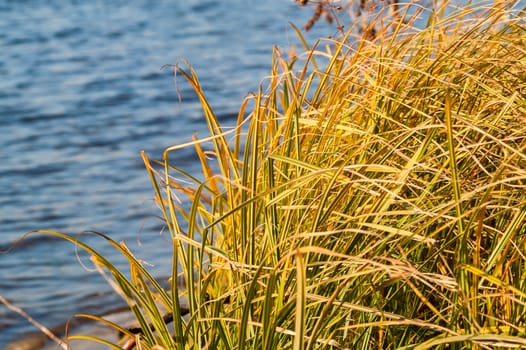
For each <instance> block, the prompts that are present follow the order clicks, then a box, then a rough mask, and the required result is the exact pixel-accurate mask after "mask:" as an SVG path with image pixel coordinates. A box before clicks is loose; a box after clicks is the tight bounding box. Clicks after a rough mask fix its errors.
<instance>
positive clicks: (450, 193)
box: [55, 4, 526, 350]
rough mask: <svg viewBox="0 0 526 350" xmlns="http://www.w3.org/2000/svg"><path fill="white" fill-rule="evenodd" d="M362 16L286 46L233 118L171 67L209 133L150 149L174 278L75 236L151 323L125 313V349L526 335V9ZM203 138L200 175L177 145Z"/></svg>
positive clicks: (423, 345) (349, 344)
mask: <svg viewBox="0 0 526 350" xmlns="http://www.w3.org/2000/svg"><path fill="white" fill-rule="evenodd" d="M297 32H298V35H299V36H300V38H301V34H300V32H299V31H297ZM351 33H352V29H351V30H349V32H348V33H347V35H345V36H342V37H340V38H336V39H326V40H322V41H320V42H319V43H317V44H316V45H315V46H314V47H309V46H308V45H307V44H306V43H305V50H304V52H303V53H302V54H300V55H298V56H295V57H293V58H292V59H290V60H287V59H285V58H284V56H285V55H284V54H282V52H281V51H280V50H278V49H276V50H275V52H274V54H273V57H272V63H273V65H272V67H273V68H272V71H271V73H270V76H269V78H268V79H267V80H266V81H264V82H263V84H262V85H261V87H260V89H259V90H258V92H257V93H254V94H253V95H251V96H249V97H248V98H247V99H246V100H245V101H243V103H242V105H241V108H240V111H239V116H238V120H237V122H236V125H235V127H233V128H225V127H224V126H222V125H220V124H219V122H218V120H217V118H216V116H215V115H214V112H213V108H212V107H211V106H210V105H209V104H208V102H207V99H206V96H205V92H204V91H203V90H202V89H201V85H200V84H199V80H198V78H197V75H196V73H195V72H194V70H193V69H192V67H191V66H190V65H188V64H185V62H181V63H180V64H178V65H177V66H175V70H176V71H177V74H179V76H180V77H183V78H184V79H186V81H188V83H190V84H191V86H192V87H193V89H194V90H195V92H196V94H197V96H198V97H199V99H200V100H201V103H202V107H203V115H204V120H205V121H206V123H207V125H208V130H209V135H208V136H206V137H204V138H199V139H198V138H195V139H194V140H193V141H191V142H189V143H187V144H182V145H177V146H173V147H170V148H168V149H166V151H165V152H164V158H163V159H162V161H160V162H154V161H153V160H151V159H150V158H149V157H148V156H147V155H146V154H145V153H143V159H144V162H145V165H146V168H147V170H148V174H149V176H150V178H151V181H152V184H153V187H154V190H155V193H156V200H157V203H158V204H159V207H160V210H161V211H162V214H163V217H164V221H165V224H166V227H167V230H168V231H169V233H170V235H171V238H172V242H173V259H172V261H171V262H168V261H167V263H171V265H172V271H173V276H172V278H171V282H170V283H171V288H170V289H169V290H165V289H163V288H162V287H161V286H160V285H159V284H158V283H157V282H156V280H155V278H154V277H153V276H151V275H150V274H149V272H148V270H147V269H146V268H145V267H144V266H143V264H142V263H141V261H139V260H138V259H136V258H135V257H134V256H133V254H132V252H130V251H129V250H128V249H127V248H126V246H125V245H124V244H118V243H116V242H113V241H112V240H111V239H109V238H107V237H104V238H105V239H107V240H108V242H109V243H110V244H112V245H114V247H115V249H116V250H117V251H119V252H120V253H121V254H123V255H124V256H125V257H126V258H127V259H128V260H129V263H130V271H129V273H130V275H131V278H130V277H127V276H125V274H124V273H122V272H121V271H119V270H118V269H117V268H115V266H114V265H112V264H111V262H110V261H109V260H107V258H105V257H103V256H101V255H100V254H98V253H97V252H95V251H93V250H91V248H89V247H88V246H86V245H84V244H83V243H81V242H78V241H74V243H75V244H79V245H81V247H82V248H84V249H86V250H87V251H88V252H90V253H91V254H92V256H93V260H94V261H95V262H96V263H97V264H98V266H100V268H101V271H106V272H104V273H105V276H106V274H108V273H109V275H107V276H108V281H109V282H110V283H112V284H113V285H114V286H115V289H116V290H117V291H118V292H119V293H120V294H121V295H122V296H123V298H124V299H125V300H126V301H127V302H128V304H129V306H130V309H131V310H132V311H133V312H134V314H135V316H136V318H137V321H138V323H139V325H140V326H141V329H142V331H141V332H139V333H135V334H134V333H132V332H130V331H129V330H127V329H126V328H124V327H122V326H119V325H115V324H111V326H112V327H115V328H117V329H118V330H119V331H121V332H122V333H123V334H124V338H125V340H123V342H122V343H119V344H112V345H111V346H112V347H113V348H116V349H121V348H126V347H128V348H129V347H131V346H130V345H129V344H131V343H130V339H133V343H134V344H135V346H136V347H137V348H140V349H238V350H243V349H295V350H303V349H318V348H320V349H321V348H323V349H374V348H376V349H419V350H421V349H431V348H433V349H504V348H512V347H515V348H526V329H525V326H526V316H525V315H526V273H525V272H526V271H525V269H526V254H525V251H526V225H525V217H526V123H525V122H524V120H525V117H526V73H525V72H526V64H525V62H526V39H525V38H526V28H525V26H524V22H523V21H521V19H520V16H519V15H518V14H517V13H513V12H511V9H510V8H508V7H506V5H503V4H497V5H492V6H488V7H486V8H477V9H476V11H475V10H473V9H469V8H466V9H463V10H462V11H454V12H452V13H450V14H448V15H447V17H444V15H443V12H442V11H440V9H436V11H435V12H434V13H433V14H432V15H431V16H430V19H429V21H428V24H427V26H426V27H425V28H423V29H422V30H419V31H407V30H405V28H404V25H403V23H402V22H400V25H399V26H398V27H397V28H396V30H395V31H394V33H392V34H390V36H385V37H381V36H380V37H378V38H377V39H376V40H374V41H370V40H367V37H366V36H365V35H364V37H363V38H362V39H360V38H355V37H353V36H352V35H351ZM187 147H191V148H193V149H194V150H195V152H196V154H197V156H198V158H199V160H200V164H201V168H202V174H201V175H200V179H198V178H197V176H196V174H193V175H192V174H187V173H185V172H184V171H183V170H182V169H179V168H177V159H173V156H172V155H173V154H174V152H175V151H176V150H177V149H181V148H187ZM159 165H160V166H159ZM55 234H56V233H55ZM63 237H64V238H65V239H69V240H73V239H72V238H70V237H68V236H63ZM180 280H184V284H185V285H186V288H184V289H182V288H180V287H179V282H180ZM183 300H184V301H185V303H186V304H187V305H185V306H183V305H182V304H181V303H182V301H183ZM186 309H187V310H186ZM185 311H188V316H186V317H183V316H181V315H182V314H184V313H185ZM166 314H170V315H173V318H174V321H173V323H171V324H169V325H167V324H166V322H165V320H163V316H164V315H166ZM102 321H103V320H102ZM77 338H79V336H77ZM82 338H85V339H90V340H94V341H99V342H104V341H103V340H100V339H97V338H95V337H88V336H82ZM124 341H128V345H125V344H124Z"/></svg>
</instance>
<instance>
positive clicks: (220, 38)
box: [0, 0, 335, 349]
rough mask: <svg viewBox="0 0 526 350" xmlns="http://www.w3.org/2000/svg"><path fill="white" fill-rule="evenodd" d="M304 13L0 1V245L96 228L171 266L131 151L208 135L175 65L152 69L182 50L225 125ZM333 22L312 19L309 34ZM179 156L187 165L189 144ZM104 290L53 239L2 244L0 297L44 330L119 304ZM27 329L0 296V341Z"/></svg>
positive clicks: (278, 7) (160, 269) (192, 3)
mask: <svg viewBox="0 0 526 350" xmlns="http://www.w3.org/2000/svg"><path fill="white" fill-rule="evenodd" d="M311 14H312V12H311V11H309V10H300V9H298V7H297V5H296V4H294V3H293V2H290V1H284V0H270V1H269V0H266V1H255V0H254V1H234V0H222V1H203V0H185V1H176V0H173V1H146V0H144V1H141V0H139V1H131V2H130V1H109V0H100V1H73V0H67V1H65V0H51V1H29V0H28V1H1V2H0V58H1V59H0V250H5V249H7V248H9V247H10V246H11V245H12V243H13V242H15V241H16V240H18V239H19V238H20V237H21V235H22V234H23V233H24V232H26V231H30V230H35V229H49V230H57V231H61V232H64V233H68V234H73V235H75V234H79V233H81V232H83V231H85V230H96V231H99V232H103V233H105V234H108V235H109V236H110V237H112V238H113V239H115V240H118V241H120V240H125V241H126V242H127V244H128V245H129V246H130V248H131V249H133V250H134V251H137V254H138V255H139V256H140V257H142V258H144V259H145V260H147V261H148V262H150V263H151V264H153V265H155V266H154V267H153V268H152V270H153V271H154V273H156V274H157V275H159V276H163V275H166V274H168V271H169V261H170V256H171V252H170V245H169V244H166V242H167V240H168V238H167V237H166V235H164V236H162V235H161V228H162V223H161V221H160V220H159V219H158V218H157V217H156V216H157V215H159V214H160V212H159V211H158V210H157V208H156V207H155V205H154V204H153V202H152V198H153V196H154V193H153V190H152V187H151V184H150V182H149V179H148V176H147V173H146V171H145V170H144V167H143V164H142V161H141V159H140V151H141V150H145V151H146V152H148V154H149V155H150V156H151V157H153V158H158V157H160V155H161V154H162V151H163V150H164V149H165V148H166V147H168V146H171V145H174V144H177V143H181V142H186V141H189V140H190V139H191V136H192V134H193V133H194V132H197V134H198V135H202V136H205V135H206V125H205V123H204V121H203V119H202V114H201V110H200V106H199V104H198V101H197V99H196V97H195V95H194V94H193V93H192V91H191V90H190V89H189V87H188V86H187V85H185V84H184V83H183V82H182V80H179V81H180V83H181V84H180V86H179V87H180V90H181V91H180V92H181V97H182V102H181V103H179V101H178V96H177V92H176V89H175V86H174V79H173V71H172V70H171V69H169V68H167V69H161V67H162V66H163V65H166V64H173V63H176V62H177V60H178V59H179V58H181V57H184V58H186V59H188V60H189V61H190V62H191V63H192V65H193V66H194V68H195V69H196V71H197V73H198V74H199V77H200V80H201V82H202V85H203V87H204V90H205V92H206V93H207V95H208V97H209V99H210V101H211V103H212V105H213V106H214V108H215V111H216V113H217V114H218V115H220V116H221V118H222V120H223V121H224V122H225V123H229V121H230V120H231V121H232V122H233V120H234V116H235V115H236V114H237V111H238V107H239V105H240V103H241V102H242V99H243V98H244V96H245V95H246V94H247V93H248V92H249V91H255V90H257V87H258V84H259V82H260V81H261V79H262V78H264V76H266V75H267V74H268V73H269V71H270V62H271V53H272V47H273V45H279V46H282V47H287V46H288V45H289V44H291V43H292V44H293V43H298V40H297V39H296V36H295V34H294V32H293V31H292V29H291V27H290V25H289V24H288V22H289V21H292V22H295V23H297V24H298V26H302V25H303V24H304V23H305V22H306V21H307V19H308V18H309V17H310V15H311ZM334 31H335V28H334V27H329V26H326V25H319V26H318V27H315V28H314V29H313V30H312V32H309V33H308V34H307V38H312V40H311V42H313V41H314V40H313V39H314V38H316V37H317V36H319V35H322V34H323V35H330V34H332V33H334ZM176 161H177V162H178V165H183V166H185V167H186V169H187V170H189V171H191V172H192V171H193V172H198V169H197V168H196V167H194V166H193V161H194V158H193V155H192V154H191V153H187V154H185V153H184V152H181V153H179V154H178V158H177V159H176ZM82 239H83V240H86V241H88V242H89V243H91V244H93V245H94V247H95V248H96V249H98V250H99V251H101V252H103V253H105V254H109V255H110V256H112V257H113V260H114V261H116V262H117V263H122V259H119V257H118V256H116V255H115V254H113V251H112V250H111V249H110V248H109V247H108V246H107V245H106V244H103V243H102V242H101V241H100V240H97V239H94V238H93V237H89V236H86V235H85V236H82ZM80 257H81V259H83V260H84V262H85V263H87V264H89V262H87V261H86V257H85V256H83V255H81V256H80ZM109 292H110V287H108V286H107V284H106V282H105V281H104V280H103V279H102V277H100V276H99V274H98V273H96V272H90V271H87V270H86V269H85V268H83V267H82V265H81V264H80V263H79V259H78V258H77V255H76V251H75V249H74V247H73V246H72V245H71V244H68V243H65V242H63V241H60V240H56V239H51V238H50V237H47V236H42V235H31V236H29V237H27V238H25V240H24V241H23V242H22V243H21V244H19V245H18V246H16V247H14V248H13V249H12V250H11V251H10V252H9V253H8V254H0V295H2V296H4V297H6V298H8V299H9V300H10V301H11V302H12V303H13V304H15V305H17V306H18V307H21V308H23V309H24V310H25V311H27V312H28V313H29V314H30V315H31V316H33V317H34V318H35V319H37V320H38V321H40V322H42V323H43V324H44V325H46V326H48V327H51V326H53V325H56V324H58V323H61V322H63V321H65V320H66V319H67V317H69V316H71V315H72V314H74V313H77V312H90V313H98V312H101V311H103V310H105V309H108V308H111V307H113V306H114V305H117V304H118V303H119V300H118V298H115V297H114V296H112V295H111V293H109ZM33 330H35V328H34V327H33V326H32V325H30V324H29V323H28V322H27V321H26V320H24V319H23V318H22V317H20V316H18V315H17V314H15V313H13V312H11V311H9V310H8V309H7V308H6V307H5V306H4V305H3V304H0V349H3V348H4V347H5V346H6V344H7V343H8V342H10V341H13V340H16V339H18V338H19V337H20V336H21V335H22V334H24V333H25V332H28V331H33Z"/></svg>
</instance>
